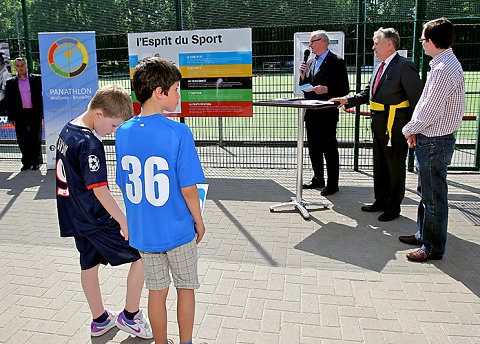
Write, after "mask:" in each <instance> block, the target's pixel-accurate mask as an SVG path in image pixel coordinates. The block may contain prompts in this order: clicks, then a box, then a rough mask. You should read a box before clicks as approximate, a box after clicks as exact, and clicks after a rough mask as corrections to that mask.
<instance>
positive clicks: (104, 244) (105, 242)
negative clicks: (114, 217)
mask: <svg viewBox="0 0 480 344" xmlns="http://www.w3.org/2000/svg"><path fill="white" fill-rule="evenodd" d="M75 244H76V245H77V249H78V251H79V252H80V266H81V267H82V270H88V269H91V268H93V267H95V266H97V265H98V264H104V265H107V264H110V265H112V266H116V265H121V264H125V263H132V262H135V261H137V260H139V259H140V258H141V257H140V254H139V253H138V251H137V250H136V249H134V248H133V247H131V246H130V245H129V244H128V241H125V239H124V238H123V236H122V235H121V234H120V227H117V228H107V229H103V228H102V229H99V230H98V231H96V232H94V233H92V234H89V235H86V236H83V237H75Z"/></svg>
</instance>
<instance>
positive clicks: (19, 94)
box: [2, 57, 43, 171]
mask: <svg viewBox="0 0 480 344" xmlns="http://www.w3.org/2000/svg"><path fill="white" fill-rule="evenodd" d="M15 70H16V71H17V75H16V76H14V77H13V78H10V79H9V80H7V82H6V84H5V98H4V99H3V101H2V102H3V106H2V108H3V111H4V112H5V113H6V115H7V116H8V120H9V121H10V123H12V124H13V125H14V126H15V133H16V135H17V142H18V146H19V148H20V152H21V153H22V167H21V171H26V170H28V169H30V168H31V169H32V170H38V169H39V168H40V164H42V162H43V158H42V119H43V100H42V82H41V77H40V76H39V75H35V74H30V73H28V68H27V62H26V61H25V59H24V58H23V57H17V58H16V59H15Z"/></svg>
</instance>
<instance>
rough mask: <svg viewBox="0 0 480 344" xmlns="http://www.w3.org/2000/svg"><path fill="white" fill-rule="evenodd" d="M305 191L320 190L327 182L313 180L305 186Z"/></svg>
mask: <svg viewBox="0 0 480 344" xmlns="http://www.w3.org/2000/svg"><path fill="white" fill-rule="evenodd" d="M302 187H303V188H304V189H319V188H324V187H325V182H320V181H319V180H318V179H316V178H313V179H312V181H310V182H308V183H305V184H303V186H302Z"/></svg>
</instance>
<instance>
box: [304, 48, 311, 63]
mask: <svg viewBox="0 0 480 344" xmlns="http://www.w3.org/2000/svg"><path fill="white" fill-rule="evenodd" d="M309 56H310V49H305V51H304V52H303V62H307V60H308V57H309Z"/></svg>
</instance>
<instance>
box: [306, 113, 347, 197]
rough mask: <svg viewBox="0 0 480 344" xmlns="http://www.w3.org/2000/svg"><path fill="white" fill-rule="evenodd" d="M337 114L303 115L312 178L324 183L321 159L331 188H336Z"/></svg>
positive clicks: (337, 156)
mask: <svg viewBox="0 0 480 344" xmlns="http://www.w3.org/2000/svg"><path fill="white" fill-rule="evenodd" d="M337 121H338V114H337V113H336V112H332V113H330V111H328V110H320V111H312V110H308V111H307V112H306V114H305V129H306V131H307V140H308V152H309V155H310V161H311V162H312V168H313V173H314V177H315V178H317V179H318V181H319V182H323V181H324V168H323V158H324V157H325V162H326V164H327V183H326V185H327V186H328V187H331V188H337V187H338V175H339V155H338V142H337Z"/></svg>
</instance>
